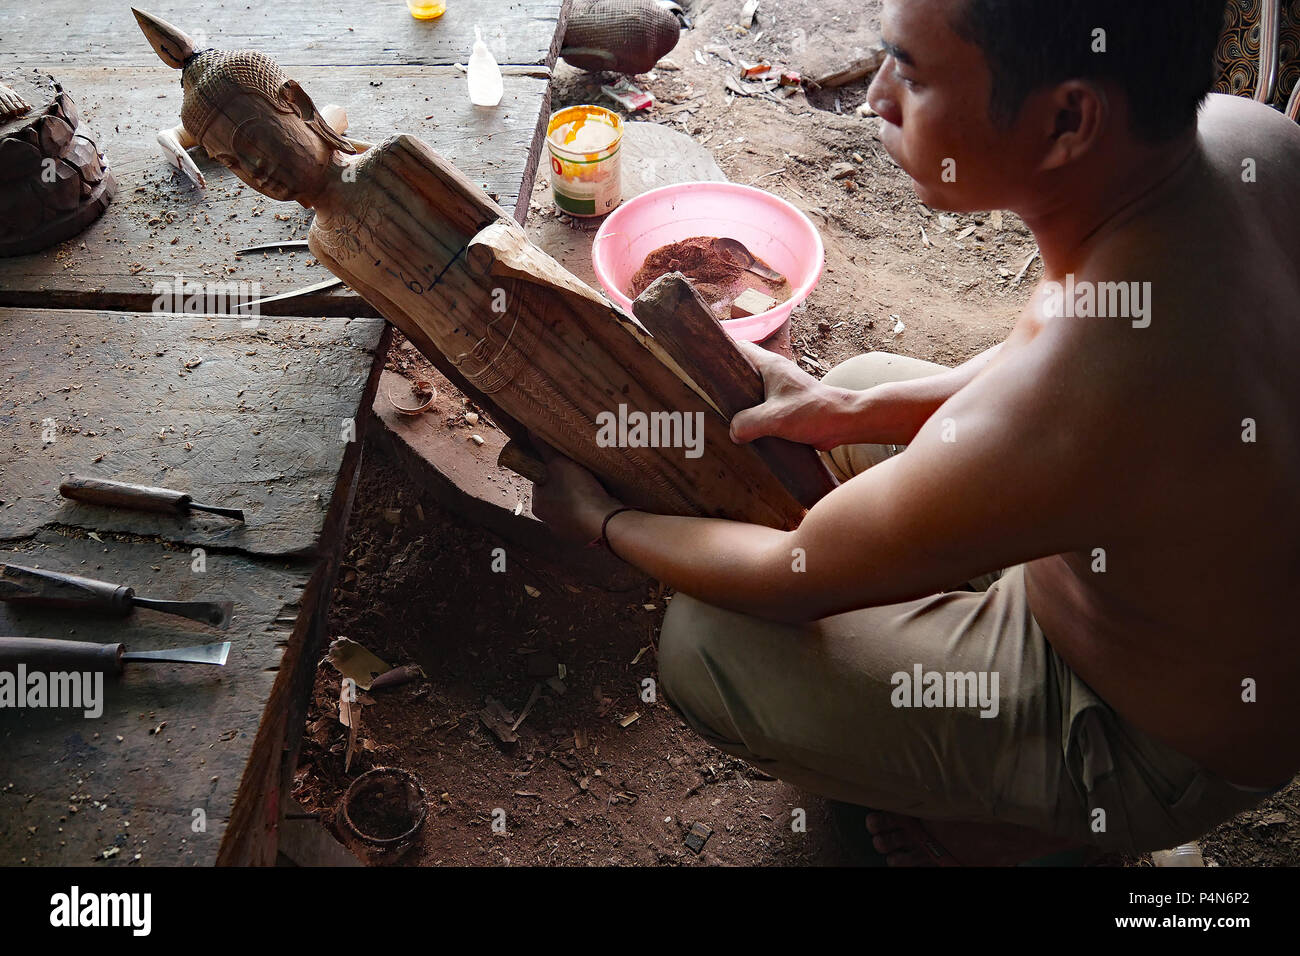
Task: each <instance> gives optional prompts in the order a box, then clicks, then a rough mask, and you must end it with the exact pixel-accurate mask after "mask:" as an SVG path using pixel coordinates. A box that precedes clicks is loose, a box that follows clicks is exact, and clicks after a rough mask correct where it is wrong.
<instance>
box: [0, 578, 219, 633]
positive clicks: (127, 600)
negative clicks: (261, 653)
mask: <svg viewBox="0 0 1300 956" xmlns="http://www.w3.org/2000/svg"><path fill="white" fill-rule="evenodd" d="M0 601H8V602H10V603H11V604H31V605H34V606H36V607H65V608H74V609H84V610H94V611H103V612H105V613H106V614H113V615H116V616H118V617H125V616H126V615H127V614H130V613H131V609H132V608H136V607H147V608H152V609H153V610H155V611H162V612H163V613H164V614H177V615H179V616H181V617H187V618H189V619H190V620H193V621H201V622H202V623H204V624H208V625H210V626H212V627H219V628H225V627H228V626H229V625H230V615H231V612H233V611H234V604H232V603H231V602H230V601H220V602H218V601H162V600H159V599H157V598H142V597H136V596H135V589H134V588H130V587H127V586H126V585H125V584H112V583H110V582H108V581H96V580H95V579H93V578H82V577H78V576H77V575H75V574H64V573H62V572H61V571H46V570H44V569H42V568H25V567H23V566H22V565H20V564H0Z"/></svg>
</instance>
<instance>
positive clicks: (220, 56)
mask: <svg viewBox="0 0 1300 956" xmlns="http://www.w3.org/2000/svg"><path fill="white" fill-rule="evenodd" d="M132 12H133V13H134V14H135V18H136V21H137V22H138V23H139V24H140V29H141V30H142V31H144V35H145V37H146V38H147V39H148V41H149V44H150V46H152V47H153V48H154V52H155V53H157V54H158V56H159V58H160V59H162V61H163V62H164V63H166V64H167V65H168V66H170V67H173V68H174V69H177V70H180V71H181V87H182V89H183V90H184V93H185V96H184V100H183V102H182V104H181V124H182V125H183V126H184V128H185V130H186V131H187V132H188V133H189V134H190V135H191V136H193V137H194V139H195V140H196V141H197V142H198V143H199V145H200V146H202V147H203V148H204V150H205V151H206V152H207V154H208V155H209V156H211V157H212V158H213V159H215V160H216V161H217V162H219V163H221V164H222V165H223V166H225V167H227V168H228V169H230V170H231V172H233V173H234V174H235V175H236V176H238V177H239V178H240V179H242V180H243V181H244V182H245V183H247V184H248V185H249V186H252V187H253V188H254V189H256V190H257V191H258V192H259V193H261V194H262V195H264V196H266V197H268V198H270V199H277V200H281V201H287V200H297V201H298V202H300V203H302V204H303V205H304V206H312V205H314V204H315V201H316V199H317V197H319V196H320V195H321V194H322V192H323V191H324V190H325V189H326V188H327V187H328V186H329V184H330V182H331V180H332V178H333V177H334V176H335V175H336V172H337V171H338V170H339V169H340V168H341V167H342V166H343V162H342V160H341V158H340V157H338V156H337V154H339V153H355V152H356V150H355V149H353V148H352V145H351V144H350V143H349V142H348V141H347V140H346V139H344V138H343V137H342V136H340V135H339V134H338V133H337V132H335V131H334V129H333V128H332V127H331V126H330V125H329V123H327V122H326V121H325V118H324V117H323V116H321V115H320V114H319V113H318V112H317V111H316V106H315V104H314V103H312V101H311V97H310V96H308V95H307V94H306V92H305V91H304V90H303V88H302V87H301V86H299V85H298V84H297V83H296V82H295V81H294V80H291V79H289V78H288V77H286V76H285V75H284V73H283V72H281V70H280V67H279V66H277V65H276V63H275V61H274V60H273V59H271V58H270V57H269V56H267V55H266V54H264V53H259V52H257V51H255V50H230V51H227V50H196V49H195V46H194V41H193V40H192V39H191V38H190V37H189V36H188V35H187V34H186V33H185V32H184V31H182V30H179V29H177V28H176V27H174V26H172V25H171V24H170V23H168V22H167V21H166V20H161V19H159V18H158V17H155V16H152V15H151V14H148V13H145V12H143V11H141V10H133V11H132Z"/></svg>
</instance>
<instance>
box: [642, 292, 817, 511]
mask: <svg viewBox="0 0 1300 956" xmlns="http://www.w3.org/2000/svg"><path fill="white" fill-rule="evenodd" d="M632 312H633V314H634V315H636V317H637V318H638V319H639V320H640V321H641V324H642V325H644V326H645V327H646V328H647V329H649V330H650V334H651V335H653V336H654V337H655V341H656V342H658V343H659V345H660V346H662V347H663V349H664V351H665V352H667V353H668V354H669V355H670V356H672V358H673V361H675V362H676V363H677V364H678V365H679V366H680V367H681V369H682V371H684V372H685V373H686V374H687V375H689V376H690V377H691V379H692V380H693V381H694V382H695V384H696V385H697V386H699V387H700V388H701V389H702V390H703V391H704V393H705V394H706V395H708V396H709V398H710V400H712V402H713V404H714V405H716V406H717V408H718V411H720V412H721V413H722V414H723V415H725V416H726V417H727V419H728V420H730V419H732V418H734V417H735V416H736V415H738V414H739V413H740V412H741V411H743V410H744V409H747V408H753V407H754V406H755V405H761V404H762V403H763V398H764V395H765V391H764V388H763V376H761V375H760V374H759V373H758V369H756V368H754V365H753V363H751V362H750V361H749V359H748V358H746V357H745V354H744V353H743V352H741V351H740V349H739V347H737V345H736V343H735V340H733V339H732V338H731V336H729V335H728V334H727V330H726V329H724V328H723V327H722V323H720V322H719V321H718V320H717V318H716V317H715V316H714V314H713V310H712V309H710V308H709V307H708V305H707V304H706V303H705V301H704V300H703V299H702V298H701V297H700V294H699V292H697V291H696V290H695V288H694V286H692V285H691V284H690V282H689V281H687V279H686V277H685V276H683V275H682V274H681V273H680V272H674V273H671V274H669V275H666V276H662V277H660V278H659V279H657V280H656V281H655V282H654V283H653V284H652V285H651V286H650V287H649V288H648V289H646V290H645V291H644V292H642V293H641V295H640V296H639V297H638V298H637V300H636V301H635V302H633V303H632ZM753 448H754V451H756V452H758V455H759V457H760V458H762V459H763V461H765V462H767V465H768V467H769V468H771V469H772V472H773V474H775V475H776V476H777V478H779V479H780V480H781V483H782V484H783V485H785V487H786V488H787V489H788V490H789V492H790V494H792V495H794V497H795V499H796V500H797V501H798V502H799V503H800V504H802V505H803V506H804V507H805V508H811V507H812V506H813V505H815V504H816V503H817V502H818V501H820V500H821V499H822V498H823V497H825V496H826V495H828V494H829V493H830V492H831V491H833V490H834V489H835V479H834V478H833V477H831V474H830V472H829V471H827V470H826V466H825V465H824V464H823V463H822V460H821V456H819V455H818V454H817V451H816V450H815V449H813V448H812V447H811V446H809V445H800V444H798V443H796V442H792V441H786V440H785V439H784V438H773V437H771V436H767V437H764V438H760V439H758V440H757V441H755V442H753Z"/></svg>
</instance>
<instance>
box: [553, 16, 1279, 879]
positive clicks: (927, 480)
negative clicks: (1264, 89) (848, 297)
mask: <svg viewBox="0 0 1300 956" xmlns="http://www.w3.org/2000/svg"><path fill="white" fill-rule="evenodd" d="M1062 6H1064V7H1066V8H1068V9H1067V10H1066V11H1065V12H1062V11H1061V9H1060V8H1061V7H1062ZM1223 7H1224V3H1223V0H1179V2H1176V3H1174V2H1148V3H1140V4H1139V3H1132V2H1129V0H1095V2H1092V3H1088V2H1079V3H1072V4H1068V5H1057V4H1048V3H1042V2H1041V0H885V4H884V12H883V16H882V33H883V39H884V40H885V43H886V49H887V51H888V52H889V54H890V55H889V57H888V59H887V60H886V61H885V63H884V65H883V66H882V67H881V69H880V71H879V73H878V74H877V76H876V79H875V81H874V83H873V84H872V87H871V91H870V94H869V97H870V102H871V104H872V106H873V107H874V108H875V109H876V111H877V112H878V113H879V114H880V116H881V118H882V120H883V126H882V129H881V141H882V142H883V143H884V145H885V146H886V148H887V149H888V150H889V152H890V154H891V155H892V156H893V157H894V159H895V160H896V161H897V162H898V163H899V165H900V166H901V167H902V168H903V169H904V170H905V171H906V172H907V173H908V175H909V176H911V177H912V179H913V180H914V183H915V188H916V192H917V195H918V196H919V197H920V199H921V200H922V201H923V202H925V203H927V204H929V205H930V206H932V207H935V208H941V209H949V210H955V211H973V210H981V209H1009V210H1012V211H1014V212H1016V213H1018V214H1019V215H1020V216H1021V217H1022V218H1023V219H1024V221H1025V222H1026V223H1027V224H1028V226H1029V227H1030V228H1031V229H1032V230H1033V232H1034V235H1035V237H1036V238H1037V240H1038V244H1039V248H1040V249H1041V251H1042V256H1043V263H1044V266H1045V276H1044V279H1043V282H1042V283H1041V284H1040V286H1039V288H1038V289H1037V290H1035V292H1034V294H1033V295H1032V296H1031V297H1030V300H1029V303H1028V305H1027V306H1026V307H1025V309H1024V311H1023V313H1022V315H1021V317H1020V319H1019V321H1018V323H1017V325H1016V327H1015V329H1014V331H1013V332H1012V333H1011V335H1010V336H1009V337H1008V338H1007V340H1006V341H1005V342H1004V343H1002V344H1001V345H999V346H997V347H995V348H993V349H991V350H989V351H988V352H985V353H983V354H982V355H979V356H976V357H975V358H973V359H971V360H970V361H969V362H967V363H966V364H965V365H963V366H961V367H959V368H957V369H952V370H940V369H938V368H937V367H935V366H930V365H929V364H928V363H918V362H916V361H915V360H910V359H904V358H901V357H897V356H888V355H882V354H880V353H876V354H874V355H871V356H861V357H859V358H857V359H853V360H850V361H849V362H847V363H845V364H844V365H843V366H841V367H840V368H838V369H836V370H835V371H833V372H832V373H831V374H830V375H829V376H827V378H826V379H825V380H824V381H822V382H817V381H815V380H813V379H812V378H810V377H808V376H806V375H804V374H803V373H802V372H801V371H800V370H798V369H797V368H796V367H795V366H794V365H792V364H790V363H788V362H786V361H785V360H784V359H781V358H778V357H775V356H772V355H770V354H768V353H765V352H763V351H762V350H761V349H757V348H752V349H751V350H750V354H751V356H752V357H753V359H754V361H755V363H756V364H757V365H758V366H759V368H760V370H761V371H762V373H763V377H764V381H765V384H766V386H767V397H766V401H765V402H764V403H763V404H762V405H760V406H758V407H757V408H755V409H751V410H749V411H747V412H744V413H742V414H741V415H739V416H737V417H736V419H735V420H734V422H733V424H732V432H733V438H735V439H736V440H738V441H749V440H752V439H754V438H756V437H758V436H760V435H780V436H784V437H786V438H790V439H794V440H798V441H802V442H806V443H808V444H812V445H815V446H816V447H818V448H820V449H823V450H828V451H829V457H830V461H831V464H832V467H833V469H834V470H836V471H837V473H838V474H839V476H840V477H841V479H842V480H843V482H844V483H843V484H842V485H841V486H840V487H839V488H837V489H836V490H835V491H834V492H832V493H831V494H830V495H828V496H827V497H826V498H825V499H823V500H822V501H821V502H819V503H818V504H817V505H816V507H814V508H813V509H811V510H810V511H809V513H808V515H807V517H806V518H805V519H804V521H803V523H802V525H801V526H800V527H799V528H798V529H797V530H795V531H792V532H788V533H784V532H779V531H773V530H771V529H767V528H760V527H755V526H750V525H744V524H738V523H732V522H725V521H714V520H706V519H696V518H677V517H665V516H660V515H652V514H645V513H641V512H637V511H619V512H617V513H615V514H614V516H613V517H612V518H609V520H608V521H606V518H607V517H608V516H609V515H610V514H611V513H612V512H614V511H615V509H617V508H619V506H620V505H619V502H617V501H614V500H612V499H611V498H610V497H609V496H608V495H607V494H605V492H604V491H603V490H602V489H601V488H600V486H599V484H598V483H597V482H596V481H595V480H594V479H593V478H592V477H591V476H590V475H589V474H587V473H586V472H584V471H582V470H581V469H579V468H578V467H577V466H574V465H572V464H571V463H568V462H566V461H563V460H556V461H554V462H552V466H551V469H552V478H551V479H550V480H549V481H548V482H547V483H546V484H545V485H543V486H539V487H538V488H537V490H536V498H535V502H534V510H535V511H536V513H537V514H538V515H539V516H541V517H543V518H544V519H545V520H547V521H548V522H551V523H552V524H554V525H555V526H557V527H558V528H561V529H563V530H565V531H567V532H568V533H570V534H572V535H573V536H574V537H575V538H582V539H586V540H591V539H593V538H596V537H598V536H600V535H601V533H602V528H603V531H604V535H605V541H606V543H607V544H608V546H609V547H610V548H611V549H612V550H613V552H614V553H615V554H617V555H618V556H619V557H621V558H622V559H623V560H625V561H628V562H630V563H632V564H634V565H636V566H637V567H640V568H642V569H644V570H645V571H646V572H648V573H649V574H651V575H653V576H654V577H656V578H658V579H659V580H661V581H663V582H665V583H667V584H669V585H671V586H672V587H674V588H676V589H677V591H678V592H679V593H678V595H677V596H676V597H675V598H674V599H673V601H672V604H671V606H670V611H669V613H668V616H667V618H666V620H665V623H664V628H663V633H662V636H661V645H660V655H659V664H660V674H661V681H662V685H663V688H664V689H665V691H666V692H667V693H668V695H669V696H670V697H671V698H672V700H673V701H674V703H676V704H677V705H678V707H679V708H680V709H681V710H682V712H683V713H684V714H685V715H686V717H687V719H688V720H689V721H690V723H691V725H692V726H693V727H694V728H695V729H696V730H697V731H698V732H700V733H701V734H703V735H704V736H706V737H707V738H708V739H710V740H711V741H713V742H714V743H716V744H717V745H718V746H720V747H722V748H723V749H726V750H729V751H730V752H732V753H736V754H740V755H742V756H744V757H745V758H746V759H749V760H751V761H754V762H755V763H757V764H759V765H761V766H764V767H765V768H767V769H768V770H769V771H770V772H772V773H774V774H776V775H778V776H781V777H783V778H784V779H788V780H790V781H791V782H794V783H796V784H798V785H801V786H804V787H807V788H808V789H811V790H814V791H816V792H819V793H822V794H824V795H827V796H829V797H832V798H835V799H838V800H844V801H848V802H851V803H856V804H859V805H862V806H868V807H872V808H875V809H876V810H878V811H888V812H878V813H875V814H873V815H871V816H870V817H869V818H868V825H869V827H870V829H871V830H872V832H873V833H874V834H875V844H876V848H877V849H878V850H879V851H881V852H882V853H885V854H887V855H888V858H889V861H890V862H891V863H933V862H940V863H949V862H953V861H954V860H955V861H958V862H976V863H1010V862H1016V861H1019V860H1024V859H1030V858H1033V857H1036V856H1041V855H1043V854H1044V853H1048V852H1051V851H1053V850H1056V849H1060V848H1063V847H1067V846H1079V845H1092V846H1097V847H1102V848H1106V849H1110V850H1118V851H1123V852H1130V853H1133V852H1141V851H1146V850H1152V849H1158V848H1161V847H1167V846H1172V845H1175V844H1176V843H1178V842H1183V841H1186V840H1189V839H1192V838H1195V837H1196V836H1198V835H1200V834H1201V833H1203V832H1205V831H1206V830H1208V829H1209V828H1211V827H1212V826H1214V825H1216V824H1218V823H1219V822H1221V821H1222V820H1225V819H1228V818H1230V817H1231V816H1233V815H1234V814H1236V813H1238V812H1240V811H1241V810H1243V809H1245V808H1247V807H1249V806H1252V805H1254V804H1256V803H1258V802H1259V801H1260V800H1262V799H1263V797H1264V796H1265V795H1266V794H1267V793H1268V792H1270V791H1272V790H1275V789H1278V788H1279V787H1280V786H1281V785H1284V784H1286V783H1287V782H1288V781H1289V780H1290V779H1291V777H1292V775H1293V774H1294V773H1295V772H1296V771H1297V769H1300V735H1297V734H1296V732H1295V728H1296V726H1297V724H1298V722H1300V694H1297V693H1296V688H1297V687H1298V686H1300V651H1297V649H1296V638H1297V636H1298V632H1300V626H1298V625H1297V622H1296V613H1295V612H1294V611H1293V610H1292V609H1291V607H1290V605H1291V604H1293V603H1294V602H1295V595H1296V593H1297V587H1298V586H1300V506H1298V505H1297V502H1296V495H1297V491H1298V490H1300V372H1298V371H1297V369H1300V129H1298V128H1297V127H1296V125H1295V124H1293V123H1291V122H1289V121H1288V120H1286V119H1285V118H1284V117H1282V116H1281V115H1280V114H1278V113H1276V112H1273V111H1271V110H1269V109H1268V108H1266V107H1264V106H1261V105H1258V104H1255V103H1253V102H1250V101H1247V100H1245V99H1240V98H1231V97H1223V96H1211V97H1209V99H1208V100H1205V99H1204V95H1205V93H1206V92H1207V91H1208V89H1209V87H1210V85H1211V82H1212V75H1211V74H1212V70H1211V65H1210V64H1211V59H1212V54H1213V49H1214V42H1215V38H1216V36H1217V33H1218V30H1219V28H1220V25H1221V23H1222V14H1223ZM1101 31H1104V32H1101ZM1103 51H1104V52H1103ZM1198 107H1200V108H1199V112H1198ZM1115 283H1124V284H1125V285H1124V286H1123V290H1124V291H1126V292H1128V293H1129V302H1128V304H1127V306H1125V304H1124V303H1123V301H1122V296H1121V295H1120V290H1121V287H1120V286H1117V285H1114V284H1115ZM1103 284H1105V285H1103ZM1071 292H1072V293H1073V295H1072V296H1071V295H1068V293H1071ZM1096 296H1100V299H1097V298H1096ZM1089 299H1092V301H1091V302H1089ZM1103 303H1104V305H1103ZM1099 312H1100V313H1102V315H1104V316H1105V317H1101V316H1099V315H1098V313H1099ZM1116 312H1119V313H1120V314H1118V315H1116V314H1115V313H1116ZM899 446H906V447H905V450H902V451H899ZM792 555H793V556H794V557H793V558H792ZM801 556H802V557H801ZM801 564H802V567H801ZM1001 569H1007V570H1005V571H1004V572H1003V573H1002V574H1001V576H1000V577H998V578H997V580H996V583H993V584H992V585H991V586H990V587H987V589H985V590H971V589H964V590H959V589H960V588H961V587H962V582H967V581H971V580H972V579H975V578H977V577H978V576H980V575H984V574H988V573H990V572H993V573H997V572H998V571H999V570H1001ZM930 671H935V672H938V675H939V676H940V678H941V679H942V678H943V676H944V675H945V674H946V675H948V680H947V683H946V684H945V685H944V686H940V687H939V688H938V689H937V691H936V692H935V693H934V694H933V695H931V696H930V697H928V698H927V697H925V696H923V694H922V688H920V687H912V686H911V685H912V683H913V682H914V680H915V678H916V677H921V676H922V675H928V672H930ZM953 673H956V674H958V675H963V674H973V675H974V676H976V677H980V678H988V679H987V680H986V681H985V683H983V684H979V685H978V686H979V688H980V690H981V691H983V690H985V689H991V690H992V695H991V696H993V697H995V698H996V699H997V703H996V706H986V707H984V709H983V711H980V710H977V709H975V708H974V707H972V706H971V704H972V701H971V700H966V701H965V704H966V706H962V703H963V702H962V697H961V695H956V696H954V694H953V693H952V689H953V682H952V680H951V675H952V674H953ZM993 675H996V677H997V678H998V679H997V681H996V683H995V682H994V681H993V680H992V677H993ZM916 683H921V684H924V686H925V688H926V689H928V690H933V689H934V688H935V685H934V684H933V683H932V682H931V681H930V678H929V677H928V676H925V677H924V678H923V680H921V681H916ZM957 683H958V685H959V686H960V684H961V680H960V677H959V679H958V681H957ZM976 686H977V685H976V684H975V683H970V684H969V685H967V687H968V689H969V691H970V696H972V697H973V696H974V695H975V687H976ZM945 688H946V692H947V693H946V696H945ZM990 711H996V712H995V713H992V712H990ZM981 714H982V716H981Z"/></svg>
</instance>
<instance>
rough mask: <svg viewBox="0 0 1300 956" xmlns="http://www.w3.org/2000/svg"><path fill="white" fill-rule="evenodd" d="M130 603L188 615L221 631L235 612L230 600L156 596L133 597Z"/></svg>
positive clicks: (193, 619)
mask: <svg viewBox="0 0 1300 956" xmlns="http://www.w3.org/2000/svg"><path fill="white" fill-rule="evenodd" d="M131 603H132V604H134V605H135V606H136V607H147V608H152V609H153V610H155V611H162V612H163V613H165V614H177V615H179V616H180V617H188V618H189V619H190V620H192V621H200V622H201V623H203V624H207V625H208V626H210V627H216V628H220V629H221V630H223V631H224V630H225V629H226V628H228V627H229V626H230V618H231V617H232V616H233V614H234V612H235V605H234V602H232V601H162V600H159V599H158V598H142V597H133V598H131Z"/></svg>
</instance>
